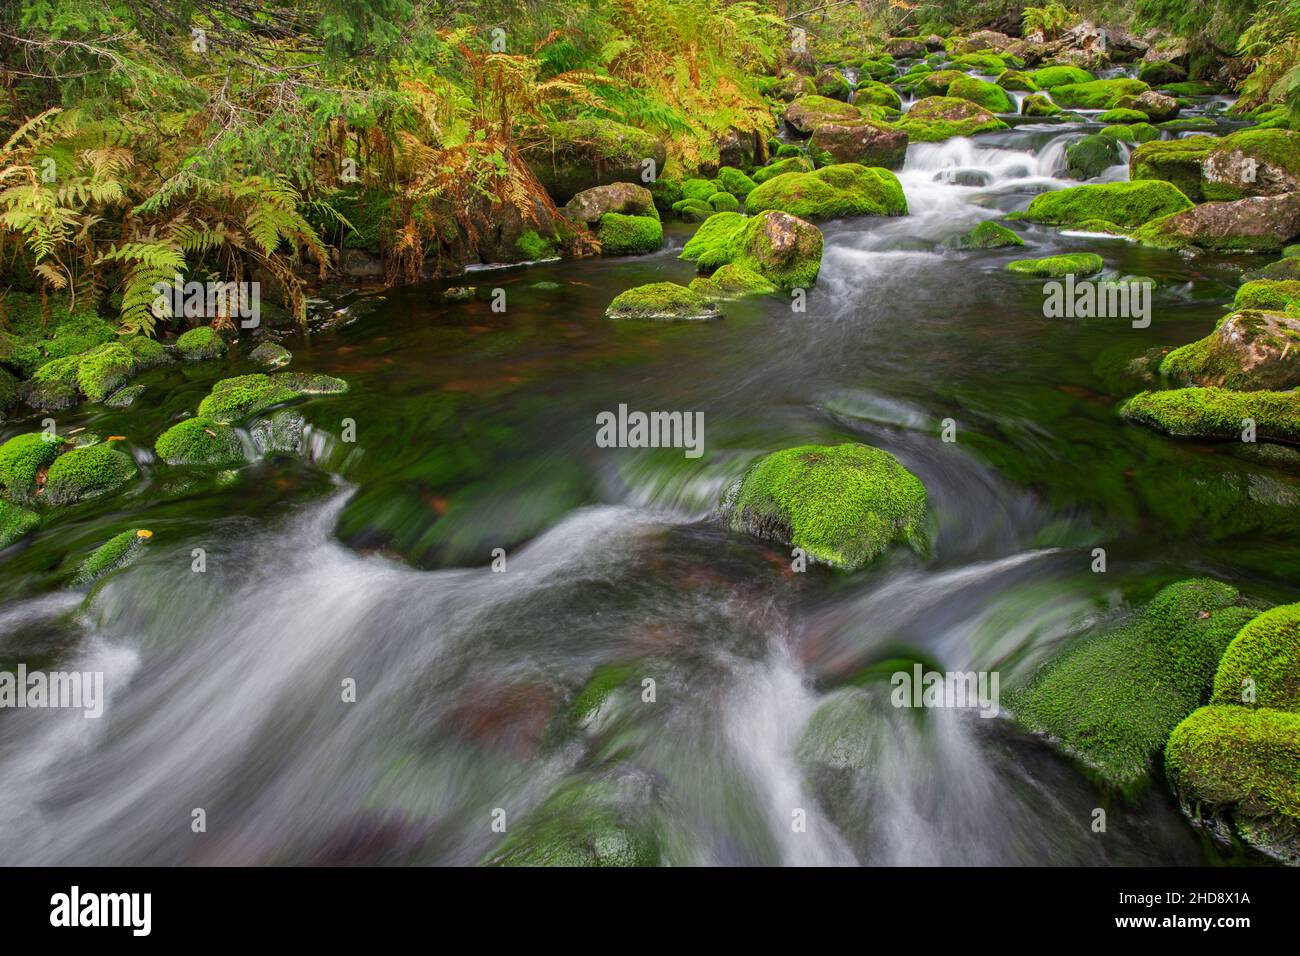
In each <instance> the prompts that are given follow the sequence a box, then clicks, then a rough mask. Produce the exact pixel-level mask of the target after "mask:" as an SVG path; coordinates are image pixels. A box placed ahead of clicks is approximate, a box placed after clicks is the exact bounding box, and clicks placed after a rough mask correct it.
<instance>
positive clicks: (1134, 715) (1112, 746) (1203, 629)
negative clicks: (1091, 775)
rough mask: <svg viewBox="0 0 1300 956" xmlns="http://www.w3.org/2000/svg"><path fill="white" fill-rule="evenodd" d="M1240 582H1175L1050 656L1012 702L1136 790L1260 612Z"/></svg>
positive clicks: (1025, 718) (1029, 722)
mask: <svg viewBox="0 0 1300 956" xmlns="http://www.w3.org/2000/svg"><path fill="white" fill-rule="evenodd" d="M1240 600H1241V596H1240V594H1239V592H1238V591H1237V589H1236V588H1234V587H1232V586H1231V585H1228V584H1224V583H1222V582H1219V581H1212V580H1206V579H1196V580H1190V581H1182V582H1180V583H1178V584H1171V585H1170V586H1168V587H1166V588H1165V589H1164V590H1162V591H1161V592H1160V593H1159V594H1157V595H1156V596H1155V598H1154V599H1152V601H1151V602H1150V603H1149V604H1148V605H1147V606H1146V607H1145V608H1143V609H1142V610H1141V612H1139V613H1137V614H1135V615H1133V616H1131V617H1130V618H1129V619H1128V620H1126V621H1124V622H1123V623H1121V624H1119V625H1118V626H1115V627H1112V628H1108V629H1107V630H1105V631H1103V632H1102V633H1100V634H1098V635H1096V636H1093V637H1090V638H1087V639H1084V640H1083V641H1081V642H1079V643H1077V644H1075V645H1073V646H1071V647H1069V648H1068V649H1066V650H1065V651H1064V652H1063V653H1061V654H1060V655H1058V656H1057V657H1055V658H1053V659H1052V660H1050V661H1048V662H1047V663H1046V664H1045V665H1044V666H1043V667H1042V668H1040V669H1039V670H1038V671H1037V672H1036V673H1035V674H1033V675H1032V677H1031V678H1030V679H1029V680H1028V681H1026V682H1025V683H1023V684H1016V685H1013V686H1012V687H1011V689H1010V691H1009V692H1008V693H1007V694H1006V699H1007V702H1008V704H1009V706H1010V707H1011V709H1012V710H1013V711H1014V714H1015V718H1016V720H1017V721H1018V722H1019V723H1020V724H1021V725H1022V726H1024V727H1026V728H1027V729H1029V730H1031V731H1033V732H1035V733H1040V734H1044V735H1045V736H1047V738H1048V739H1049V740H1052V741H1053V742H1056V743H1058V745H1059V746H1061V747H1062V748H1063V749H1064V750H1066V751H1067V752H1069V753H1070V754H1072V755H1073V756H1075V757H1076V758H1078V759H1079V760H1080V761H1082V762H1083V763H1084V764H1085V765H1086V766H1088V767H1090V768H1091V769H1092V770H1094V771H1095V772H1096V773H1097V774H1098V775H1099V776H1100V777H1101V779H1102V780H1103V781H1105V782H1106V783H1107V784H1109V785H1110V786H1112V787H1115V788H1116V789H1119V790H1121V791H1131V790H1133V789H1136V788H1137V787H1138V786H1140V785H1141V784H1142V783H1143V782H1144V781H1145V780H1146V777H1147V774H1148V772H1149V771H1150V769H1151V768H1152V766H1153V759H1154V758H1155V757H1156V756H1158V755H1159V754H1160V753H1161V752H1162V751H1163V749H1164V745H1165V741H1166V740H1168V738H1169V734H1170V731H1172V730H1173V729H1174V728H1175V727H1176V726H1177V725H1178V723H1179V722H1180V721H1181V720H1182V719H1183V718H1184V717H1186V716H1187V715H1188V714H1190V713H1191V712H1192V711H1193V710H1195V709H1196V708H1197V707H1198V706H1200V704H1201V703H1202V701H1203V700H1204V699H1205V697H1206V696H1207V694H1208V693H1209V690H1210V687H1211V686H1212V684H1213V680H1214V671H1215V667H1216V665H1217V664H1218V660H1219V655H1220V654H1222V653H1223V650H1224V648H1226V647H1227V646H1228V644H1229V642H1230V641H1231V640H1232V639H1233V637H1234V636H1235V635H1236V633H1237V631H1239V630H1240V629H1241V627H1242V625H1244V624H1245V623H1246V622H1247V621H1249V620H1250V619H1251V618H1253V617H1254V616H1255V613H1256V612H1255V611H1254V610H1252V609H1250V608H1247V607H1243V606H1241V605H1240Z"/></svg>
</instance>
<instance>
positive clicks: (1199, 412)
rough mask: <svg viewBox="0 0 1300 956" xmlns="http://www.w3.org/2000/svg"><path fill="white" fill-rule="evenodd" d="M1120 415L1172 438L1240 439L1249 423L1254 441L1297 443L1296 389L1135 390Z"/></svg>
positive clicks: (1299, 399) (1299, 408)
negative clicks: (1282, 390)
mask: <svg viewBox="0 0 1300 956" xmlns="http://www.w3.org/2000/svg"><path fill="white" fill-rule="evenodd" d="M1120 412H1121V414H1123V416H1124V417H1125V418H1127V419H1128V420H1129V421H1132V422H1137V423H1138V424H1140V425H1146V426H1148V427H1150V428H1154V429H1156V430H1157V431H1161V432H1164V433H1165V434H1167V435H1172V436H1174V437H1175V438H1216V439H1223V440H1229V439H1236V440H1240V438H1241V436H1242V433H1243V431H1245V430H1246V428H1247V427H1248V425H1249V427H1250V428H1251V430H1252V431H1253V432H1254V435H1255V437H1256V439H1258V440H1259V441H1277V442H1284V443H1289V444H1297V443H1300V391H1289V392H1272V391H1252V392H1240V391H1233V390H1232V389H1227V388H1212V387H1207V388H1175V389H1168V390H1165V391H1155V392H1139V393H1138V394H1137V395H1134V396H1133V397H1132V398H1130V399H1129V400H1128V401H1127V402H1125V403H1124V405H1123V406H1122V407H1121V409H1120Z"/></svg>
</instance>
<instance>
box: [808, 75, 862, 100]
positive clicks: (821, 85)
mask: <svg viewBox="0 0 1300 956" xmlns="http://www.w3.org/2000/svg"><path fill="white" fill-rule="evenodd" d="M813 86H814V87H815V88H816V90H817V95H818V96H824V97H826V98H828V99H833V100H847V99H848V98H849V93H850V92H851V91H852V89H853V88H852V87H851V86H849V81H848V80H846V79H845V78H844V74H843V73H841V72H840V71H839V70H836V69H829V70H822V71H821V72H820V73H818V74H817V75H816V76H814V77H813Z"/></svg>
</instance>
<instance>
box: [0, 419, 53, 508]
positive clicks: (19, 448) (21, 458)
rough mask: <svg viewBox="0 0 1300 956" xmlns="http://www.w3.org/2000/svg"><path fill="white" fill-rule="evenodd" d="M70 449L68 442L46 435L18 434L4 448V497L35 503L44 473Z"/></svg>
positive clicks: (0, 487)
mask: <svg viewBox="0 0 1300 956" xmlns="http://www.w3.org/2000/svg"><path fill="white" fill-rule="evenodd" d="M66 447H68V443H67V442H66V441H65V440H64V439H62V438H58V437H55V436H50V435H46V434H45V433H44V432H28V433H27V434H24V435H15V436H14V437H13V438H11V439H9V440H8V441H7V442H5V443H4V444H3V445H0V495H3V496H4V497H6V498H8V499H9V500H11V501H16V502H19V503H23V502H28V501H31V500H32V499H33V498H34V497H35V496H36V493H37V489H38V481H39V478H40V476H41V473H42V472H43V471H44V470H45V469H46V468H49V466H50V465H52V464H53V463H54V459H55V458H57V457H58V456H59V453H60V452H61V451H63V450H64V449H65V448H66Z"/></svg>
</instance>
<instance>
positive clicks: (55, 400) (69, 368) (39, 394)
mask: <svg viewBox="0 0 1300 956" xmlns="http://www.w3.org/2000/svg"><path fill="white" fill-rule="evenodd" d="M80 367H81V356H80V355H67V356H64V357H63V358H57V359H52V360H51V361H49V362H46V363H45V364H44V365H42V366H41V367H40V368H38V369H37V370H36V371H35V373H33V375H32V377H31V379H29V380H28V381H27V382H26V383H25V384H24V385H23V401H25V402H26V403H27V404H28V405H30V406H31V407H32V408H39V409H41V410H42V411H48V412H57V411H62V410H63V409H65V408H71V407H72V406H73V405H76V404H77V402H78V401H79V400H80V398H81V386H80V385H79V384H78V383H77V370H78V369H79V368H80Z"/></svg>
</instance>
